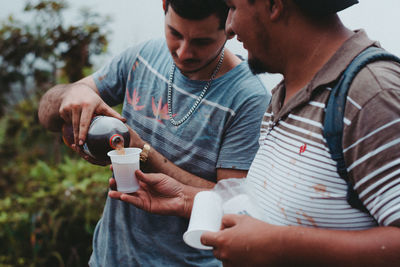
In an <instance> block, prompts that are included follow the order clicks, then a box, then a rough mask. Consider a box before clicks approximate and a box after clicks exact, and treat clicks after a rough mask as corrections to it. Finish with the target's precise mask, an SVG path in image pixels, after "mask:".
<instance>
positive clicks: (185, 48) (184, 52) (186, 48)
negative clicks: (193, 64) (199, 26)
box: [176, 40, 193, 61]
mask: <svg viewBox="0 0 400 267" xmlns="http://www.w3.org/2000/svg"><path fill="white" fill-rule="evenodd" d="M176 55H177V56H178V58H179V59H180V60H182V61H183V60H186V59H191V58H193V52H192V49H191V47H190V44H189V42H187V41H184V40H183V41H182V42H180V44H179V47H178V49H177V50H176Z"/></svg>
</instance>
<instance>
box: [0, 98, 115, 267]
mask: <svg viewBox="0 0 400 267" xmlns="http://www.w3.org/2000/svg"><path fill="white" fill-rule="evenodd" d="M35 103H37V100H35V99H33V100H31V101H27V102H21V103H20V105H18V106H17V108H16V109H15V110H14V112H13V113H12V114H10V115H7V116H5V117H4V118H3V119H2V120H1V121H0V125H2V126H5V127H4V133H3V134H1V135H0V136H1V138H0V164H1V165H2V168H1V171H0V174H1V175H0V177H2V179H0V192H1V193H0V194H1V195H0V225H1V226H2V227H0V244H7V246H0V266H1V265H5V264H9V265H11V266H26V265H34V266H85V265H87V262H88V259H89V256H90V253H91V239H92V234H93V230H94V227H95V224H96V222H97V221H98V219H99V218H100V215H101V211H102V208H103V206H104V202H105V197H106V191H107V187H108V178H109V177H110V176H111V172H110V170H109V168H108V167H101V166H97V165H91V164H89V163H88V162H86V161H84V160H82V159H80V158H79V157H78V156H77V155H76V154H75V153H73V151H72V150H70V149H69V148H68V147H67V146H65V145H64V144H63V143H62V140H61V138H60V137H59V134H53V133H49V132H47V131H46V130H45V129H44V128H43V127H41V126H40V125H39V123H38V119H37V116H32V114H36V113H37V112H36V110H37V104H35ZM60 157H62V158H61V159H58V158H60Z"/></svg>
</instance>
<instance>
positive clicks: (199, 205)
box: [183, 191, 223, 249]
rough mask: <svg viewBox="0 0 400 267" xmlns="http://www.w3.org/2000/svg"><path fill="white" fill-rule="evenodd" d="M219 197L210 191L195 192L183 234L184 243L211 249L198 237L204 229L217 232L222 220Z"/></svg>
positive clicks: (198, 247)
mask: <svg viewBox="0 0 400 267" xmlns="http://www.w3.org/2000/svg"><path fill="white" fill-rule="evenodd" d="M222 215H223V212H222V200H221V197H220V196H219V195H218V194H217V193H215V192H211V191H201V192H199V193H197V194H196V196H195V198H194V201H193V207H192V213H191V215H190V221H189V226H188V229H187V231H186V232H185V233H184V234H183V240H184V241H185V243H186V244H188V245H189V246H191V247H194V248H197V249H212V247H209V246H205V245H203V244H202V243H201V241H200V237H201V235H202V234H203V232H205V231H211V232H217V231H219V230H220V227H221V221H222Z"/></svg>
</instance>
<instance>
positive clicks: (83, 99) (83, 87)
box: [59, 81, 126, 146]
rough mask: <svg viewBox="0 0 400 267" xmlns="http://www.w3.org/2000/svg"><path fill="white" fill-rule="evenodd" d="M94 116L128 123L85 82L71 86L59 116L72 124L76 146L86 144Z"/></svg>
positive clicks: (62, 103) (64, 97)
mask: <svg viewBox="0 0 400 267" xmlns="http://www.w3.org/2000/svg"><path fill="white" fill-rule="evenodd" d="M94 114H96V115H105V116H111V117H115V118H117V119H119V120H121V121H123V122H125V121H126V120H125V119H124V118H123V117H122V116H121V115H120V114H119V113H118V112H116V111H115V110H114V109H112V108H111V107H110V106H108V105H107V104H106V103H105V102H104V101H103V100H102V99H101V98H100V96H99V95H98V94H97V93H96V91H95V90H94V89H92V88H91V87H90V86H89V85H88V84H86V83H85V82H83V81H82V82H77V83H74V84H71V85H69V88H68V90H66V91H65V93H64V94H63V98H62V101H61V103H60V108H59V115H60V117H61V118H62V119H63V120H64V121H65V122H67V123H71V124H72V127H73V132H74V142H75V144H77V145H80V146H81V145H83V144H84V142H85V139H86V135H87V133H88V130H89V126H90V122H91V120H92V117H93V115H94Z"/></svg>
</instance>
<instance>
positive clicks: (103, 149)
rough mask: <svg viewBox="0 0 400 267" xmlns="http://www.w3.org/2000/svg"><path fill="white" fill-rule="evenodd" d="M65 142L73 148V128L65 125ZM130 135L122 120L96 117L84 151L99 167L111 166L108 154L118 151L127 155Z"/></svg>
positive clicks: (92, 122) (90, 127)
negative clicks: (126, 148) (126, 150)
mask: <svg viewBox="0 0 400 267" xmlns="http://www.w3.org/2000/svg"><path fill="white" fill-rule="evenodd" d="M62 135H63V140H64V143H65V144H66V145H68V146H69V147H71V145H72V144H73V143H74V134H73V127H72V125H71V124H64V125H63V128H62ZM129 142H130V134H129V129H128V127H127V126H126V125H125V124H124V123H123V122H122V121H120V120H118V119H116V118H113V117H108V116H95V117H94V118H93V119H92V121H91V123H90V126H89V130H88V134H87V136H86V141H85V143H84V144H83V147H82V149H83V151H84V152H85V153H86V154H87V155H89V156H90V157H92V158H93V159H94V160H95V162H98V163H99V165H105V164H110V163H111V161H110V158H109V157H108V156H107V153H108V152H109V151H111V150H114V149H115V150H117V153H118V154H120V155H123V154H125V149H124V148H125V147H128V146H129Z"/></svg>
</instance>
